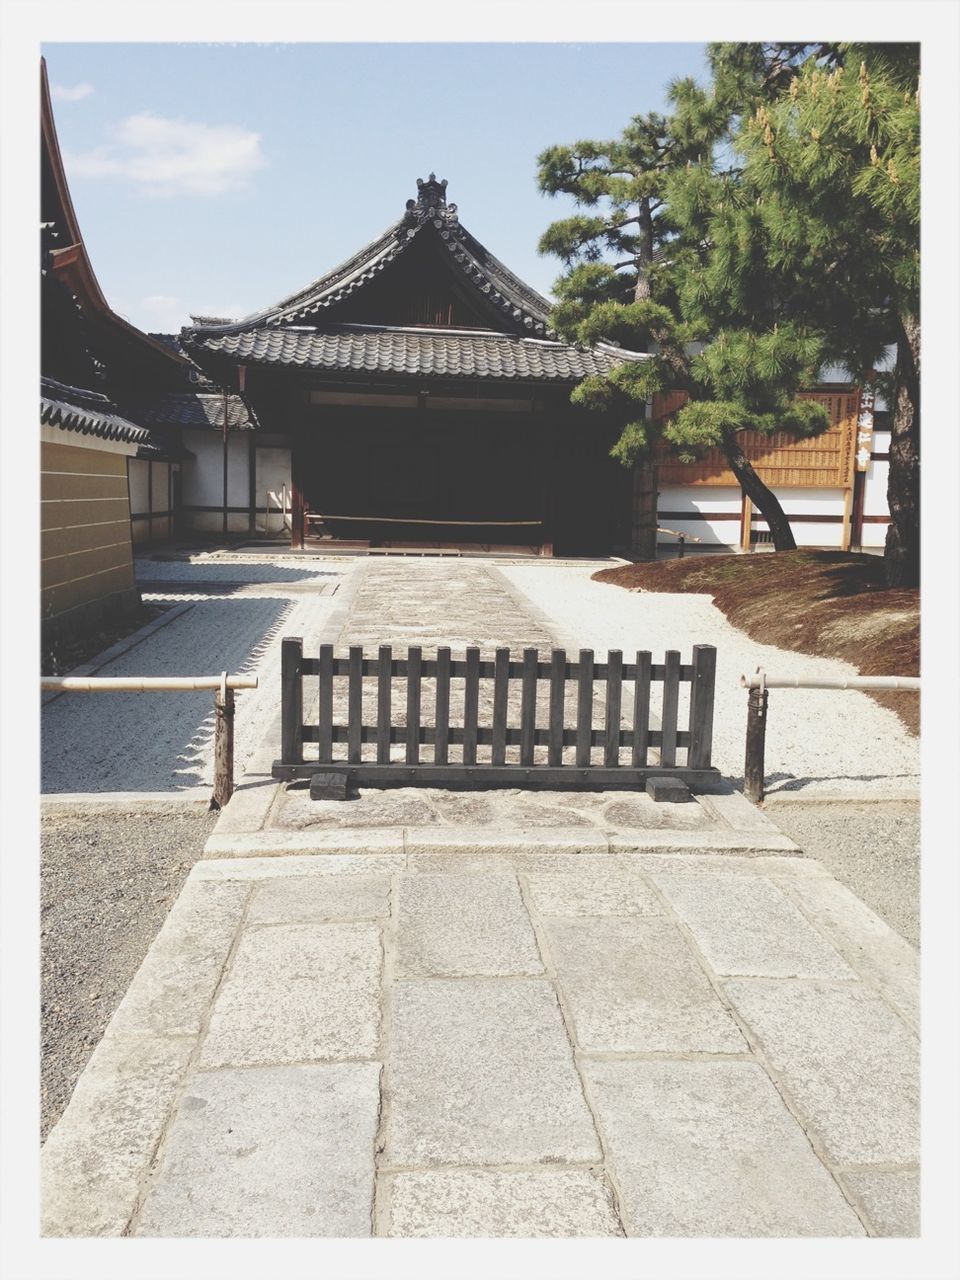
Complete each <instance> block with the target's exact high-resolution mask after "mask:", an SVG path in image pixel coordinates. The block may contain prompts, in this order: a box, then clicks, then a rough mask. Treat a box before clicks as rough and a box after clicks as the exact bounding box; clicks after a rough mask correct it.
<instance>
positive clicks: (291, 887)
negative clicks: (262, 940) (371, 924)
mask: <svg viewBox="0 0 960 1280" xmlns="http://www.w3.org/2000/svg"><path fill="white" fill-rule="evenodd" d="M389 914H390V880H389V878H388V877H387V876H351V875H344V876H278V877H277V878H276V879H273V880H261V881H259V882H258V884H257V885H256V887H255V888H254V890H253V898H252V900H251V903H250V910H249V911H248V913H247V923H248V924H277V923H283V922H287V921H293V920H331V919H333V920H336V919H340V920H375V919H377V918H379V917H380V916H387V915H389Z"/></svg>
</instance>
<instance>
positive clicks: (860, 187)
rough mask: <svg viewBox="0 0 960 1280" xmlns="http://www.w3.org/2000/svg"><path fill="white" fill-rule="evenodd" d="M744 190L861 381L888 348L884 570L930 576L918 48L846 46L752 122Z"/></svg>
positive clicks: (795, 287) (820, 325) (783, 282)
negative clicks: (923, 498) (923, 505)
mask: <svg viewBox="0 0 960 1280" xmlns="http://www.w3.org/2000/svg"><path fill="white" fill-rule="evenodd" d="M736 146H737V149H738V151H739V152H740V154H742V156H743V157H744V180H745V182H746V183H747V184H748V185H749V186H751V187H753V188H755V189H756V191H757V193H758V201H757V219H758V222H759V224H760V227H761V234H762V237H763V238H764V240H765V243H766V244H767V246H768V253H769V256H770V260H771V262H772V264H773V265H774V267H775V268H776V270H777V273H778V275H779V279H780V288H781V290H782V292H783V293H784V294H788V295H789V296H790V299H791V305H792V308H793V310H794V312H795V314H797V315H798V316H801V317H802V318H803V320H804V322H805V323H807V324H809V325H810V326H812V327H813V328H815V329H816V330H817V331H818V332H819V333H821V334H822V336H823V341H824V350H825V351H826V353H827V355H828V357H829V358H830V359H832V360H835V361H838V362H840V363H843V364H844V365H846V367H847V368H848V369H849V370H850V371H851V372H852V373H854V374H855V375H858V374H860V373H861V372H862V371H864V370H870V369H872V368H873V367H874V364H875V363H876V362H877V361H878V359H879V358H880V357H881V356H882V354H883V353H884V350H885V348H886V347H888V346H889V345H895V347H896V353H897V358H896V367H895V370H894V372H893V375H892V376H891V377H889V378H887V379H886V380H885V381H886V384H887V385H886V388H885V390H886V391H887V394H888V398H889V399H890V401H891V403H892V405H893V423H892V440H891V445H890V472H889V483H888V492H887V497H888V503H889V507H890V516H891V524H890V528H889V530H888V533H887V541H886V548H885V554H884V564H885V570H886V578H887V582H888V583H889V584H890V585H891V586H908V585H916V584H917V583H918V582H919V571H920V527H919V515H920V497H919V465H920V439H919V433H920V322H919V270H920V253H919V249H920V245H919V221H920V108H919V47H918V46H916V45H859V46H858V45H837V46H832V47H828V48H826V49H821V50H820V51H819V56H814V57H809V58H807V59H806V60H805V61H804V63H803V65H802V67H801V68H800V71H799V74H797V75H796V76H795V77H793V78H792V79H791V81H790V82H789V84H788V85H787V86H786V88H784V89H782V90H781V92H779V93H778V94H777V95H775V96H774V97H773V98H772V99H771V100H770V101H769V102H766V103H761V104H759V105H758V106H757V108H756V109H755V110H754V111H753V113H751V114H750V115H746V116H745V117H744V119H743V121H742V123H741V125H740V128H739V129H738V132H737V137H736Z"/></svg>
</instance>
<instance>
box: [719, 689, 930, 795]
mask: <svg viewBox="0 0 960 1280" xmlns="http://www.w3.org/2000/svg"><path fill="white" fill-rule="evenodd" d="M740 687H741V689H749V690H750V693H749V696H748V698H747V743H746V752H745V756H744V762H743V794H744V795H745V796H746V797H747V799H748V800H752V801H753V803H754V804H759V803H760V802H761V800H762V799H763V795H764V752H765V748H766V736H767V706H768V702H769V695H768V693H767V690H768V689H903V690H912V691H914V692H919V691H920V677H919V676H846V677H841V676H810V677H803V676H772V675H769V674H768V673H767V672H766V671H764V669H763V668H762V667H758V668H757V672H756V674H755V675H752V676H745V675H742V676H741V677H740Z"/></svg>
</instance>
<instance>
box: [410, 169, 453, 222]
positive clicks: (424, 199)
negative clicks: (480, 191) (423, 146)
mask: <svg viewBox="0 0 960 1280" xmlns="http://www.w3.org/2000/svg"><path fill="white" fill-rule="evenodd" d="M405 221H406V222H408V223H409V224H410V225H411V226H413V225H414V224H422V223H424V222H432V223H433V225H434V226H435V227H437V228H441V227H451V228H452V227H455V226H456V225H457V222H458V218H457V206H456V205H455V204H447V180H446V178H441V179H440V180H439V182H438V181H437V175H436V174H435V173H431V174H430V176H429V178H427V180H426V181H424V180H423V178H418V179H417V198H416V200H408V201H407V213H406V218H405Z"/></svg>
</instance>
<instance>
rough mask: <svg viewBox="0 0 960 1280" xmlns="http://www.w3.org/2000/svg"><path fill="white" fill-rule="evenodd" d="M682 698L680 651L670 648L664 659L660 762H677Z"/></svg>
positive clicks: (663, 763) (670, 765) (671, 765)
mask: <svg viewBox="0 0 960 1280" xmlns="http://www.w3.org/2000/svg"><path fill="white" fill-rule="evenodd" d="M679 700H680V652H679V650H678V649H668V650H667V653H666V657H665V659H664V671H663V704H662V706H661V710H660V763H661V764H662V765H663V766H664V767H665V768H667V769H672V768H673V767H674V765H676V763H677V705H678V703H679Z"/></svg>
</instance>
